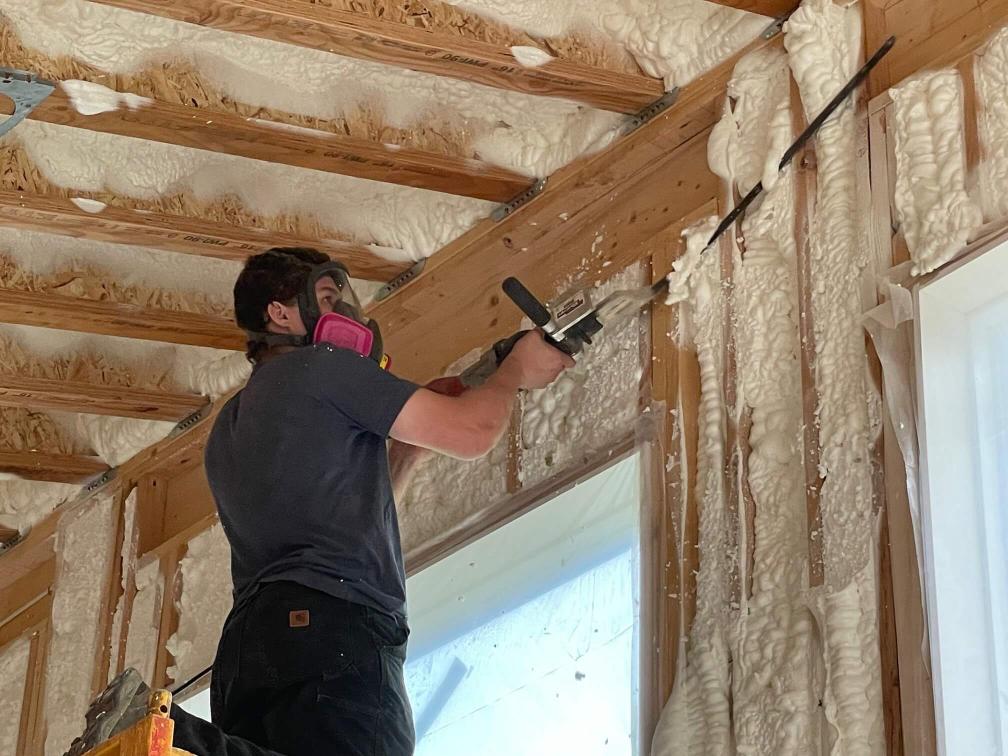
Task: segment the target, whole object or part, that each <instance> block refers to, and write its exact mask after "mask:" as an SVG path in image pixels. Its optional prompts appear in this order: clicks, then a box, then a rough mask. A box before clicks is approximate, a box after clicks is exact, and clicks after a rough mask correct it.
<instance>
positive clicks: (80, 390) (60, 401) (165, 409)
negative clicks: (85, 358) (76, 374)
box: [0, 374, 207, 420]
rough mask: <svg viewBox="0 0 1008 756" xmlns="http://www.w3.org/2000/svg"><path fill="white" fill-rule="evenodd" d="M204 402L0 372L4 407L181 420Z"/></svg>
mask: <svg viewBox="0 0 1008 756" xmlns="http://www.w3.org/2000/svg"><path fill="white" fill-rule="evenodd" d="M206 403H207V400H206V398H205V397H202V396H199V395H198V394H180V393H173V392H168V391H155V390H150V389H137V388H130V387H127V386H103V385H98V384H91V383H82V382H80V381H62V380H57V379H55V378H23V377H20V376H15V375H3V374H0V406H7V407H24V408H27V409H36V410H58V411H63V412H82V413H87V414H92V415H113V416H116V417H136V418H140V419H141V420H181V419H182V418H184V417H185V416H186V415H189V414H191V413H193V412H195V411H196V410H198V409H200V408H202V407H203V406H205V405H206Z"/></svg>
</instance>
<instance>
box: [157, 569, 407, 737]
mask: <svg viewBox="0 0 1008 756" xmlns="http://www.w3.org/2000/svg"><path fill="white" fill-rule="evenodd" d="M408 634H409V631H408V630H407V629H406V627H404V626H403V625H402V623H400V622H397V621H396V619H395V618H394V617H393V616H391V615H388V614H385V613H383V612H379V611H377V610H374V609H371V608H369V607H365V606H362V605H359V604H354V603H350V602H348V601H344V600H342V599H337V598H333V597H332V596H328V595H326V594H324V593H320V592H318V591H314V590H312V589H310V588H305V587H304V586H301V585H297V584H296V583H287V582H279V583H267V584H266V585H265V586H264V587H263V588H262V589H260V590H259V592H258V593H257V594H256V595H255V596H254V597H253V598H252V599H251V600H250V601H249V602H248V603H246V605H245V606H244V607H242V608H241V609H240V610H239V611H237V612H232V614H231V616H229V617H228V620H227V622H226V623H225V625H224V632H223V634H222V636H221V640H220V645H219V646H218V649H217V658H216V660H215V661H214V666H213V675H212V678H211V688H210V708H211V712H212V718H213V722H214V723H213V724H209V723H207V722H204V721H203V720H201V719H199V718H198V717H194V716H192V715H189V714H187V713H186V712H184V711H182V710H181V709H179V708H178V707H174V706H173V707H172V719H174V720H175V745H176V746H177V747H179V748H183V749H185V750H187V751H190V752H192V753H194V754H196V755H197V756H218V755H220V756H259V755H260V754H278V753H279V754H284V756H314V754H326V755H329V754H331V755H332V756H410V754H412V753H413V745H414V734H413V715H412V712H411V710H410V705H409V699H408V698H407V696H406V685H405V681H404V678H403V663H404V661H405V658H406V638H407V636H408Z"/></svg>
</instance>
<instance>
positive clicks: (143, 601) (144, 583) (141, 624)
mask: <svg viewBox="0 0 1008 756" xmlns="http://www.w3.org/2000/svg"><path fill="white" fill-rule="evenodd" d="M133 580H134V585H135V586H136V594H135V595H134V596H133V606H132V609H131V611H130V619H129V630H128V635H127V636H126V660H125V662H124V664H123V667H124V668H127V667H133V668H134V669H135V670H137V671H138V672H139V673H140V676H141V677H142V678H143V679H144V680H153V679H154V669H155V665H156V664H157V653H158V630H159V628H160V623H161V603H162V597H163V595H164V575H163V574H162V573H161V563H160V562H159V561H157V560H154V561H153V562H150V563H149V564H146V565H144V566H143V567H141V568H140V569H138V570H136V572H135V573H134V578H133ZM113 637H114V636H113Z"/></svg>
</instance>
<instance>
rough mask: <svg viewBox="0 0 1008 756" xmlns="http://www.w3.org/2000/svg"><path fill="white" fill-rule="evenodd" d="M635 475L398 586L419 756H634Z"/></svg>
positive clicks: (612, 475) (573, 495)
mask: <svg viewBox="0 0 1008 756" xmlns="http://www.w3.org/2000/svg"><path fill="white" fill-rule="evenodd" d="M638 480H639V478H638V461H637V458H636V457H630V458H628V459H626V460H624V461H623V462H620V463H619V464H617V465H615V466H614V467H611V468H610V469H608V470H606V471H605V472H602V473H600V474H599V475H596V476H595V477H593V478H590V479H589V480H587V481H585V482H584V483H582V484H581V485H579V486H577V487H575V488H573V489H571V490H570V491H567V492H566V493H563V494H561V495H559V496H557V497H556V498H554V499H552V500H551V501H549V502H547V503H545V504H543V505H541V506H540V507H538V508H536V509H535V510H533V511H531V512H529V513H528V514H525V515H524V516H522V517H520V518H518V519H517V520H515V521H514V522H512V523H510V524H508V525H506V526H504V527H503V528H500V529H499V530H496V531H494V532H493V533H490V534H489V535H487V536H484V537H483V538H481V539H479V540H477V541H475V542H474V543H472V544H470V545H469V546H467V547H465V548H463V549H462V550H460V551H458V552H456V553H455V554H453V555H451V556H449V557H447V558H445V559H443V560H441V561H439V562H437V563H436V564H434V565H432V566H431V567H429V568H427V569H425V570H423V571H422V572H420V573H418V574H416V575H415V576H413V577H411V578H410V579H409V580H408V581H407V593H408V601H409V607H410V624H411V626H412V635H411V637H410V647H409V658H408V659H407V664H406V680H407V685H408V687H409V690H410V698H411V700H412V704H413V715H414V721H415V722H416V730H417V751H416V752H417V755H418V756H455V754H458V755H459V756H461V755H462V754H465V755H466V756H468V755H469V754H473V753H479V754H481V756H496V755H498V754H499V755H500V756H505V755H506V756H513V755H514V754H523V755H524V756H535V755H536V754H543V755H544V756H545V755H547V754H549V755H550V756H554V755H555V754H560V753H576V754H583V755H586V756H587V755H588V754H614V755H615V754H619V755H621V756H630V755H631V754H634V753H636V752H637V747H636V744H635V740H636V712H637V706H636V698H637V648H638V641H637V637H638V630H637V628H638V596H637V575H638V537H637V528H638V512H639V482H638Z"/></svg>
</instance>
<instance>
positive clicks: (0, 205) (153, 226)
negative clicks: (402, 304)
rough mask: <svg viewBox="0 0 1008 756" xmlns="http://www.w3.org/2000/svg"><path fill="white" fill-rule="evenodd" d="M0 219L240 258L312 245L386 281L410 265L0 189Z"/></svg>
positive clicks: (352, 247) (329, 244)
mask: <svg viewBox="0 0 1008 756" xmlns="http://www.w3.org/2000/svg"><path fill="white" fill-rule="evenodd" d="M0 224H2V225H4V226H9V227H12V228H20V229H24V230H27V231H37V232H39V233H46V234H57V235H59V236H70V237H74V238H78V239H91V240H93V241H101V242H110V243H112V244H132V245H135V246H138V247H153V248H155V249H162V250H167V251H169V252H181V253H183V254H187V255H203V256H205V257H217V258H220V259H222V260H235V261H238V262H242V261H244V260H245V258H246V257H248V256H249V255H253V254H256V253H257V252H262V251H263V250H265V249H268V248H269V247H315V248H316V249H319V250H321V251H322V252H325V253H326V254H328V255H329V256H330V257H335V258H339V259H340V260H341V261H342V262H344V263H345V264H346V266H347V267H348V268H349V269H350V275H352V276H356V277H357V278H363V279H369V280H375V281H385V280H389V279H391V278H392V277H393V276H395V275H397V274H399V273H401V272H403V271H404V270H405V269H406V268H408V267H409V266H408V265H406V264H403V263H392V262H389V261H387V260H383V259H382V258H380V257H378V256H377V255H376V254H375V253H374V252H373V251H372V250H370V249H368V247H366V246H364V245H361V244H351V243H349V242H338V241H328V240H321V239H304V238H300V237H296V236H292V235H291V234H283V233H279V232H275V231H267V230H264V229H256V228H242V227H239V226H228V225H226V224H222V223H217V222H214V221H207V220H200V219H196V218H189V217H185V216H177V215H163V214H160V213H148V212H138V211H136V210H126V209H123V208H118V207H106V208H104V209H103V210H101V212H97V213H90V212H86V211H85V210H82V209H81V208H80V207H78V206H77V205H76V204H74V203H73V201H72V200H68V199H62V198H59V197H45V196H40V195H32V194H21V193H18V192H0Z"/></svg>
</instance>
